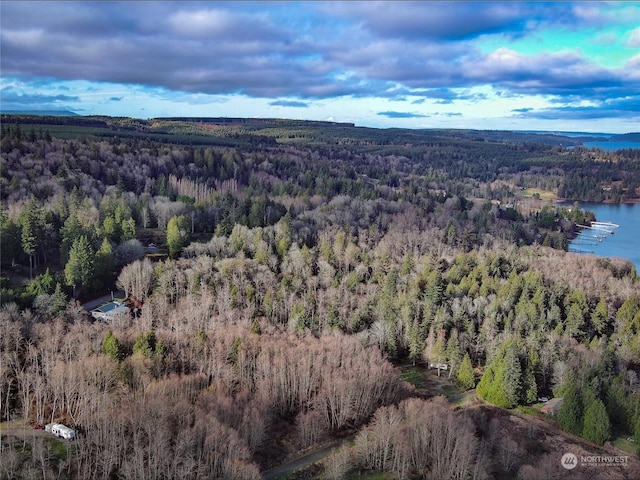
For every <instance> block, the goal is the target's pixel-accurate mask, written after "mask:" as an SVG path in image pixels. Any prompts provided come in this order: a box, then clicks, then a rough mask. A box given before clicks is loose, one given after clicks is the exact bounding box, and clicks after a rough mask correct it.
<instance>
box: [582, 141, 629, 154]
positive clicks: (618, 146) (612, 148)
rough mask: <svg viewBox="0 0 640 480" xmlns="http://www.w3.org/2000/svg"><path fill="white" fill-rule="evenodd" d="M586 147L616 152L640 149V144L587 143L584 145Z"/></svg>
mask: <svg viewBox="0 0 640 480" xmlns="http://www.w3.org/2000/svg"><path fill="white" fill-rule="evenodd" d="M584 146H585V147H589V148H591V147H597V148H601V149H602V150H608V151H610V152H614V151H616V150H620V149H621V148H640V143H638V142H586V143H585V144H584Z"/></svg>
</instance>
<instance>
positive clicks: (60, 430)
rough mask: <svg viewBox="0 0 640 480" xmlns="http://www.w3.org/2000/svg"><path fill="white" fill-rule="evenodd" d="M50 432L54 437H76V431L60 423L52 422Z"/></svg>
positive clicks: (68, 438)
mask: <svg viewBox="0 0 640 480" xmlns="http://www.w3.org/2000/svg"><path fill="white" fill-rule="evenodd" d="M51 433H53V434H54V435H55V436H56V437H59V438H64V439H66V440H73V439H74V438H76V431H75V430H74V429H73V428H69V427H67V426H66V425H63V424H61V423H54V424H53V425H51Z"/></svg>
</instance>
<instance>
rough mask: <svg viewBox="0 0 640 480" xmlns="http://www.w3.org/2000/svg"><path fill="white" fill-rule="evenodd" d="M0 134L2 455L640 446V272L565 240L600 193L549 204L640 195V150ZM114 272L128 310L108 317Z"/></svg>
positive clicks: (345, 131) (534, 463)
mask: <svg viewBox="0 0 640 480" xmlns="http://www.w3.org/2000/svg"><path fill="white" fill-rule="evenodd" d="M1 152H2V153H1V154H2V162H1V164H0V200H1V202H2V204H1V209H0V241H1V244H0V245H1V249H0V260H1V266H2V275H1V277H0V287H1V290H0V304H1V305H0V331H1V332H2V335H1V336H0V369H1V370H0V422H3V423H2V424H1V425H3V427H2V429H0V460H1V461H0V478H8V479H12V478H67V479H84V478H104V479H147V478H148V479H152V478H153V479H162V478H221V479H244V478H250V479H253V478H262V476H263V474H264V472H265V471H268V470H269V469H270V468H272V467H275V466H277V465H279V464H282V463H285V462H286V461H287V459H288V458H291V457H295V456H296V455H299V454H300V453H301V452H304V451H308V450H313V449H314V448H317V447H318V446H322V445H326V444H332V442H333V443H335V444H336V445H337V446H339V448H336V449H335V450H334V451H333V452H332V453H331V454H328V455H326V456H325V457H324V458H323V459H322V461H321V462H319V463H318V464H316V465H313V466H312V467H309V469H308V470H307V471H306V473H305V475H306V476H307V478H336V479H337V478H367V477H366V475H368V474H373V472H385V473H384V475H386V476H385V477H383V478H401V479H409V478H434V479H436V478H438V479H440V478H452V479H486V478H516V477H517V478H519V479H532V480H533V479H542V478H556V477H558V476H559V475H560V473H561V472H564V473H565V474H567V475H568V472H566V471H564V470H563V468H562V466H561V464H560V460H559V459H560V456H561V455H562V453H563V450H561V449H563V448H564V449H573V450H572V451H575V452H576V453H579V452H582V453H584V454H596V453H597V454H607V453H608V454H617V455H622V454H625V453H624V451H623V450H617V449H616V448H618V447H619V445H620V442H618V441H617V440H616V439H618V438H623V439H628V438H631V439H633V440H634V442H631V441H628V440H625V442H626V444H627V448H631V451H635V449H634V445H640V382H639V381H638V373H639V372H640V331H639V330H640V283H639V280H638V276H637V272H636V269H635V267H634V266H633V264H631V263H630V262H629V261H625V260H622V259H604V258H596V257H593V256H579V255H577V254H572V253H568V252H567V251H566V248H567V242H568V240H569V239H570V238H571V236H572V235H574V233H575V229H576V224H585V223H588V222H589V221H593V220H595V218H594V217H593V214H591V213H590V212H587V211H584V210H582V209H580V208H579V205H577V204H574V206H573V207H572V208H561V207H557V206H555V204H554V203H553V200H555V199H565V200H570V201H609V202H621V201H632V200H635V199H637V198H638V195H639V194H640V191H639V189H638V187H639V186H640V157H639V155H638V150H633V149H626V150H620V151H617V152H605V151H602V150H598V149H588V148H585V147H583V146H580V145H579V144H577V142H576V141H575V140H572V139H570V138H568V137H561V136H557V135H535V134H516V133H512V132H482V131H455V130H451V131H443V130H442V131H441V130H424V131H415V130H395V129H392V130H376V129H367V128H361V127H356V126H354V125H350V124H335V123H331V122H299V121H287V120H269V119H218V118H211V119H151V120H137V119H128V118H109V117H46V116H24V115H3V116H2V138H1ZM115 290H122V291H124V292H125V296H127V297H128V298H134V299H136V301H137V302H140V303H141V304H142V309H141V311H140V313H139V315H136V316H132V315H121V316H118V317H116V318H113V319H111V320H110V321H108V322H102V321H95V320H93V319H92V318H91V317H90V316H89V315H88V314H87V312H86V310H85V309H84V308H83V307H82V302H86V301H88V300H92V299H94V298H96V297H98V296H100V295H104V294H110V293H111V292H113V291H115ZM431 365H444V371H443V372H442V373H441V372H440V370H441V368H437V369H430V368H429V367H430V366H431ZM436 372H437V373H436ZM430 382H431V383H433V382H436V383H437V385H439V388H438V389H428V388H426V385H427V384H429V383H430ZM474 389H475V390H474ZM458 397H461V398H464V399H466V400H465V401H463V402H460V401H458V400H460V399H459V398H458ZM541 397H548V398H551V397H560V398H563V399H564V401H563V403H562V408H561V409H560V411H559V412H558V413H557V415H555V416H553V417H551V418H543V417H544V416H543V415H542V414H541V413H539V409H536V408H535V407H534V406H535V404H537V403H538V401H539V398H541ZM20 421H21V422H22V423H20V425H22V429H20V428H14V427H11V426H12V425H15V424H16V422H20ZM52 421H60V422H62V423H65V424H67V425H69V426H72V427H73V428H75V429H77V431H78V432H79V438H78V439H77V440H76V441H74V442H71V443H68V444H67V443H63V442H59V441H58V440H55V439H54V438H52V437H51V438H50V437H48V436H46V435H38V434H36V432H35V431H32V430H26V429H27V428H28V429H30V428H31V427H30V426H31V425H33V424H38V425H40V424H46V423H49V422H52ZM5 426H6V427H5ZM11 428H13V429H12V430H10V429H11ZM559 429H562V430H563V431H564V433H563V432H561V431H560V430H559ZM5 431H9V432H10V433H8V434H6V433H4V432H5ZM558 439H563V440H562V441H563V442H565V443H561V444H558V443H557V442H559V441H560V440H558ZM611 442H614V445H615V447H614V446H612V445H611ZM627 451H628V450H627ZM614 452H617V453H614ZM635 453H636V454H637V453H638V452H635ZM627 455H630V459H629V462H628V463H627V464H625V465H624V466H617V467H611V468H607V474H609V475H610V478H628V479H632V478H637V477H638V475H639V474H640V470H639V468H640V464H638V462H637V458H636V455H633V454H627ZM556 457H557V458H556ZM578 473H579V472H578ZM583 473H584V472H583ZM356 475H357V476H356ZM371 478H374V477H371ZM375 478H380V477H375ZM567 478H583V477H579V476H576V477H567Z"/></svg>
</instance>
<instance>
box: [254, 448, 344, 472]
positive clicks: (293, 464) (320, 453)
mask: <svg viewBox="0 0 640 480" xmlns="http://www.w3.org/2000/svg"><path fill="white" fill-rule="evenodd" d="M346 441H348V439H347V440H338V441H335V442H332V443H330V444H329V445H327V446H325V447H322V448H321V449H319V450H315V451H313V452H309V453H307V454H305V455H302V456H300V457H298V458H296V459H294V460H291V461H289V462H287V463H285V464H284V465H280V466H279V467H276V468H272V469H271V470H267V471H266V472H264V478H265V480H268V479H270V478H275V477H277V476H278V475H284V474H287V473H290V472H293V471H294V470H295V469H296V468H299V467H302V466H305V465H311V464H312V463H315V462H317V461H318V460H320V459H322V458H324V457H326V456H328V455H329V454H330V453H331V452H332V451H333V450H334V449H336V448H338V447H340V445H342V443H343V442H346Z"/></svg>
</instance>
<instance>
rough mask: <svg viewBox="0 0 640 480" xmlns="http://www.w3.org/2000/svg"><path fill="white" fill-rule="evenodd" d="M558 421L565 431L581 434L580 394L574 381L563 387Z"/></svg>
mask: <svg viewBox="0 0 640 480" xmlns="http://www.w3.org/2000/svg"><path fill="white" fill-rule="evenodd" d="M558 423H560V426H561V427H562V428H563V429H564V430H566V431H567V432H570V433H573V434H574V435H581V434H582V395H581V393H580V390H579V389H578V387H577V386H576V384H575V383H574V381H570V383H569V385H567V387H566V388H565V392H564V397H563V400H562V406H561V407H560V412H559V413H558Z"/></svg>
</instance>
